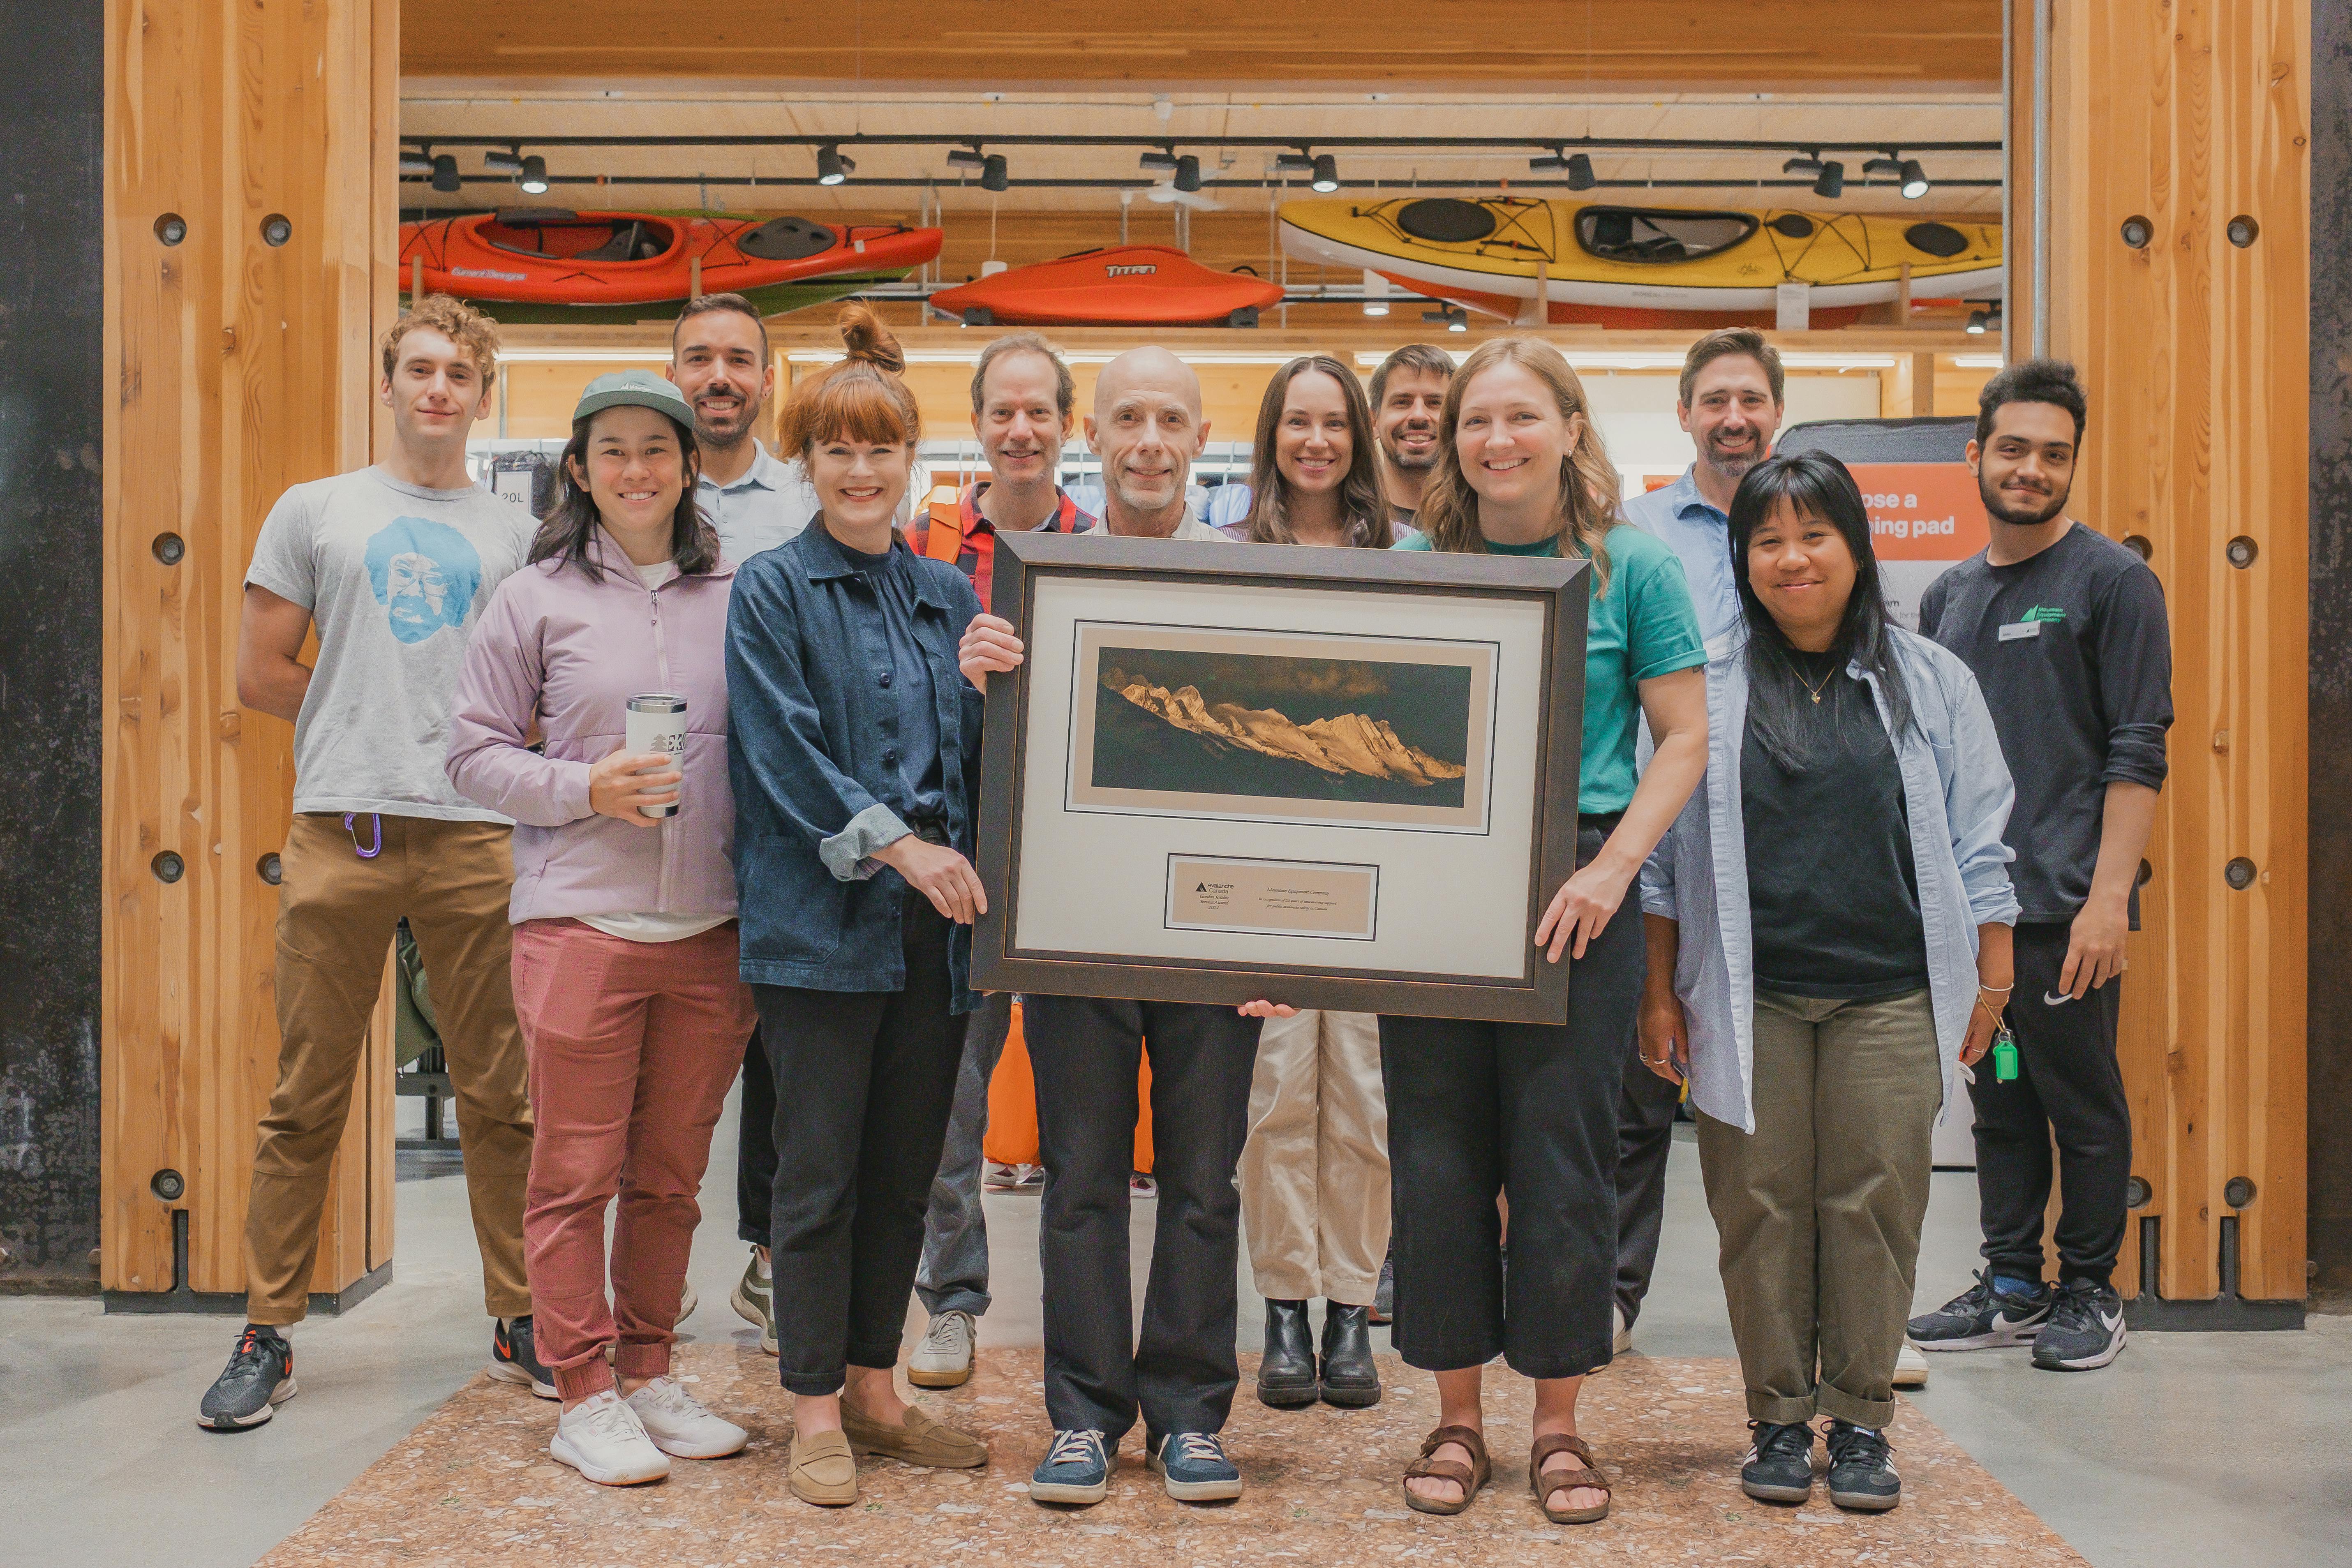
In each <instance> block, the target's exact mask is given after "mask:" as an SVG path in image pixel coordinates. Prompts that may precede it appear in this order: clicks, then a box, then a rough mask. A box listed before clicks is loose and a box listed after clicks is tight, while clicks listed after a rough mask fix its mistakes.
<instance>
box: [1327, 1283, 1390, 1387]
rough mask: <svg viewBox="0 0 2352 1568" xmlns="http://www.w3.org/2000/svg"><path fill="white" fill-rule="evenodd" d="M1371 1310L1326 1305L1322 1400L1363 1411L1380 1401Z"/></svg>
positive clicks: (1336, 1304) (1379, 1381) (1378, 1371)
mask: <svg viewBox="0 0 2352 1568" xmlns="http://www.w3.org/2000/svg"><path fill="white" fill-rule="evenodd" d="M1371 1315H1372V1310H1371V1309H1370V1307H1343V1306H1341V1305H1340V1304H1339V1302H1337V1301H1326V1302H1325V1303H1324V1304H1323V1403H1324V1404H1326V1405H1343V1406H1345V1407H1346V1408H1348V1409H1349V1410H1361V1409H1363V1408H1364V1407H1365V1406H1366V1405H1378V1404H1379V1403H1380V1402H1381V1370H1380V1367H1379V1366H1378V1365H1377V1364H1376V1363H1374V1362H1373V1360H1372V1331H1371Z"/></svg>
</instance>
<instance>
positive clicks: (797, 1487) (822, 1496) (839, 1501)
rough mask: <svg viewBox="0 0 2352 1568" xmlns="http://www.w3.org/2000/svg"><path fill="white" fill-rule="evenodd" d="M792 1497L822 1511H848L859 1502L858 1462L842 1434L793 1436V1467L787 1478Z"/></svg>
mask: <svg viewBox="0 0 2352 1568" xmlns="http://www.w3.org/2000/svg"><path fill="white" fill-rule="evenodd" d="M784 1479H785V1482H786V1484H788V1485H789V1486H790V1487H791V1488H792V1489H793V1496H794V1497H796V1498H798V1499H800V1500H801V1501H803V1502H813V1503H814V1504H816V1505H817V1506H818V1507H819V1508H847V1507H848V1506H849V1505H850V1504H851V1503H854V1502H856V1500H857V1460H856V1458H855V1457H853V1456H852V1455H851V1453H850V1451H849V1436H848V1435H847V1434H846V1433H843V1432H819V1433H818V1434H816V1436H813V1437H801V1436H794V1437H793V1452H792V1461H791V1467H790V1468H789V1469H787V1470H786V1472H785V1475H784Z"/></svg>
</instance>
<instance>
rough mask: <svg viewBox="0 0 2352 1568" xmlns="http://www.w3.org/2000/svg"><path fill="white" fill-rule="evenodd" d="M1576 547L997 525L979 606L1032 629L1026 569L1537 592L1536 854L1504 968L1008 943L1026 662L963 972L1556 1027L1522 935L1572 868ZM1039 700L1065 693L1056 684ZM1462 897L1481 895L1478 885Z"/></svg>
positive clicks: (1545, 971)
mask: <svg viewBox="0 0 2352 1568" xmlns="http://www.w3.org/2000/svg"><path fill="white" fill-rule="evenodd" d="M1590 570H1591V563H1590V562H1588V561H1584V560H1581V559H1579V558H1574V557H1570V558H1565V559H1561V558H1552V557H1529V556H1504V555H1463V554H1438V553H1435V552H1425V551H1387V550H1344V549H1338V550H1310V549H1301V548H1299V547H1297V546H1295V545H1293V546H1286V545H1273V544H1225V543H1206V542H1176V541H1172V540H1161V539H1126V538H1118V539H1114V538H1108V537H1105V536H1103V535H1101V534H1089V535H1079V536H1073V535H1068V534H1061V533H1026V532H1024V533H1000V534H998V535H997V536H996V544H995V563H994V574H995V583H994V588H993V591H992V595H991V599H992V603H991V605H990V606H989V609H990V613H991V614H992V615H995V616H1001V617H1003V619H1005V620H1007V621H1009V622H1011V623H1012V624H1013V627H1014V628H1015V630H1016V631H1017V633H1018V634H1019V636H1020V637H1021V639H1022V641H1023V642H1024V644H1025V643H1027V642H1029V641H1031V640H1032V633H1033V630H1034V626H1033V625H1032V607H1033V605H1034V592H1033V579H1034V578H1037V577H1039V576H1042V575H1047V574H1050V575H1053V576H1056V577H1061V576H1077V577H1086V576H1098V577H1106V578H1125V579H1129V580H1134V579H1138V578H1141V579H1145V580H1152V579H1161V580H1169V581H1177V580H1187V581H1199V580H1201V579H1203V578H1213V579H1215V580H1217V581H1218V582H1220V583H1221V584H1223V585H1226V586H1234V585H1262V586H1263V587H1265V589H1266V590H1267V591H1269V592H1271V593H1279V592H1280V591H1282V590H1283V589H1285V588H1293V589H1295V588H1310V587H1311V588H1347V589H1350V590H1371V591H1375V592H1381V593H1392V594H1396V595H1401V596H1403V595H1418V594H1433V593H1435V594H1444V595H1452V596H1459V595H1465V594H1470V595H1479V594H1491V595H1496V596H1498V597H1510V598H1519V599H1536V600H1540V601H1542V602H1543V605H1544V609H1545V616H1544V632H1543V661H1544V669H1543V675H1542V686H1543V689H1544V690H1546V691H1547V692H1548V693H1549V700H1547V701H1546V702H1545V703H1544V705H1543V711H1542V712H1541V714H1540V715H1539V716H1538V722H1539V724H1540V726H1541V732H1540V733H1539V734H1538V738H1537V745H1536V757H1537V791H1538V796H1539V803H1538V822H1537V824H1536V831H1535V843H1536V846H1537V854H1536V856H1535V863H1534V864H1533V865H1532V866H1530V867H1529V868H1528V877H1527V881H1526V886H1525V887H1524V889H1521V897H1523V898H1524V899H1525V900H1526V902H1527V910H1528V914H1527V926H1526V930H1527V933H1528V945H1527V967H1526V969H1525V970H1524V971H1523V972H1522V973H1521V974H1520V975H1519V977H1518V978H1517V979H1516V980H1492V979H1481V980H1468V979H1464V978H1461V977H1459V976H1456V975H1450V974H1414V973H1389V972H1382V973H1378V974H1370V973H1363V972H1361V971H1360V970H1358V971H1350V970H1349V969H1348V968H1347V967H1346V966H1343V965H1334V966H1330V967H1323V968H1308V967H1298V966H1292V965H1257V964H1244V963H1226V962H1219V961H1208V960H1200V959H1171V958H1160V957H1154V956H1151V955H1148V954H1136V955H1133V956H1132V957H1129V958H1118V959H1107V958H1105V957H1104V956H1102V955H1101V954H1099V953H1057V952H1015V951H1013V950H1012V949H1011V947H1010V945H1009V944H1010V942H1011V940H1012V933H1013V917H1014V915H1015V913H1016V911H1017V910H1018V908H1019V904H1020V900H1021V896H1022V889H1021V887H1020V884H1019V876H1018V867H1019V864H1020V845H1021V835H1022V821H1021V809H1022V808H1021V801H1022V798H1023V784H1024V779H1023V773H1024V767H1025V763H1026V757H1027V750H1028V745H1027V742H1028V728H1029V717H1028V711H1029V704H1030V702H1031V701H1032V700H1033V696H1034V694H1033V691H1032V686H1031V681H1030V678H1029V667H1028V666H1027V665H1025V664H1024V666H1023V667H1022V668H1019V669H1017V670H1015V671H1013V673H1012V674H1011V675H1009V676H1007V675H997V676H994V677H992V679H990V680H989V682H988V689H987V700H986V710H985V719H984V728H983V730H982V750H981V763H980V766H981V797H980V835H979V846H978V851H979V853H978V858H979V867H978V868H979V871H980V876H981V880H982V884H983V885H984V886H985V887H986V888H987V890H988V912H987V913H986V914H985V915H982V917H981V919H980V921H979V923H978V925H977V927H976V928H975V930H974V931H973V933H972V944H971V959H972V978H971V983H972V985H973V987H974V988H975V989H978V990H983V991H1013V992H1034V993H1037V994H1044V995H1052V996H1103V997H1117V998H1122V999H1134V1000H1144V1001H1160V1002H1214V1003H1226V1004H1231V1005H1240V1004H1242V1003H1244V1002H1251V1001H1255V1000H1259V999H1265V1000H1268V1001H1273V1002H1280V1003H1286V1004H1288V1005H1292V1006H1296V1007H1318V1008H1331V1009H1335V1010H1340V1011H1346V1012H1356V1013H1391V1014H1396V1015H1399V1016H1424V1017H1437V1018H1488V1019H1495V1020H1497V1021H1500V1022H1505V1023H1526V1024H1558V1023H1561V1022H1563V1021H1565V1019H1566V1018H1567V1016H1568V985H1569V973H1568V972H1569V967H1570V964H1569V963H1568V962H1567V961H1563V962H1561V963H1549V962H1547V961H1546V960H1545V958H1544V956H1543V954H1542V953H1541V952H1538V950H1537V949H1536V947H1535V945H1534V937H1535V928H1536V922H1537V921H1538V920H1539V919H1540V918H1541V917H1542V913H1543V910H1544V908H1545V906H1546V905H1547V904H1548V903H1549V901H1550V900H1551V897H1552V895H1553V894H1554V893H1555V892H1557V891H1558V890H1559V886H1560V884H1561V883H1563V882H1565V881H1566V880H1568V879H1569V877H1570V874H1571V873H1573V871H1574V870H1575V868H1576V831H1577V791H1578V786H1579V784H1580V773H1581V761H1582V751H1583V738H1584V644H1585V633H1586V629H1587V622H1588V616H1589V612H1590V606H1591V590H1590V588H1589V586H1588V584H1587V579H1586V576H1585V574H1586V573H1587V572H1589V571H1590ZM1045 700H1066V697H1065V696H1064V695H1063V694H1061V693H1055V694H1053V695H1051V696H1048V697H1047V698H1046V699H1045ZM1472 896H1486V895H1485V894H1483V893H1481V894H1474V895H1472Z"/></svg>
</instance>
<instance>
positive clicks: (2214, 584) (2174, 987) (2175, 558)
mask: <svg viewBox="0 0 2352 1568" xmlns="http://www.w3.org/2000/svg"><path fill="white" fill-rule="evenodd" d="M2055 16H2056V26H2055V36H2054V37H2053V89H2054V98H2055V109H2056V113H2055V116H2054V119H2053V126H2052V153H2053V156H2052V166H2053V171H2054V172H2055V174H2056V177H2055V179H2054V180H2053V189H2052V197H2053V199H2052V202H2051V204H2050V208H2051V212H2052V214H2053V225H2052V236H2051V238H2052V246H2053V273H2052V279H2051V300H2050V306H2051V333H2052V336H2051V343H2052V351H2053V353H2057V354H2059V355H2061V356H2062V357H2067V358H2071V359H2073V360H2074V361H2075V363H2077V365H2078V366H2079V367H2080V369H2081V371H2082V373H2083V375H2084V382H2085V383H2086V384H2087V385H2088V387H2089V389H2090V393H2091V397H2092V413H2091V424H2090V428H2089V431H2088V434H2087V435H2086V437H2085V440H2084V455H2083V466H2082V468H2081V470H2080V473H2079V477H2078V479H2077V484H2076V489H2075V501H2074V507H2073V509H2072V510H2073V512H2074V515H2075V516H2076V517H2079V518H2081V519H2083V520H2084V521H2087V522H2089V523H2091V524H2092V525H2093V526H2095V527H2098V528H2100V529H2102V530H2103V531H2106V532H2107V533H2109V534H2110V535H2113V536H2116V537H2125V536H2135V535H2136V536H2138V537H2139V538H2142V539H2144V540H2146V541H2147V543H2148V545H2149V548H2150V551H2151V554H2150V556H2149V562H2150V564H2151V565H2152V566H2154V567H2155V569H2156V571H2157V574H2158V576H2159V577H2160V578H2161V579H2162V580H2163V583H2164V586H2165V593H2166V597H2167V602H2168V609H2169V611H2170V615H2171V619H2172V630H2173V650H2174V689H2173V697H2174V707H2175V711H2176V721H2175V725H2174V729H2173V732H2172V747H2171V756H2172V768H2171V773H2170V777H2169V781H2168V784H2167V785H2166V788H2165V792H2164V797H2163V809H2162V811H2161V813H2160V816H2159V819H2158V827H2157V832H2156V836H2155V839H2154V842H2153V843H2152V844H2151V845H2150V847H2149V851H2148V857H2147V858H2148V860H2149V862H2150V864H2151V866H2152V868H2153V872H2154V875H2153V878H2152V879H2151V880H2150V881H2149V882H2148V883H2147V886H2146V887H2145V888H2144V889H2142V907H2143V924H2144V927H2145V929H2144V930H2143V931H2142V932H2141V933H2140V935H2139V936H2138V937H2137V938H2136V939H2135V940H2134V942H2133V943H2132V972H2131V974H2130V976H2129V978H2128V980H2127V981H2126V984H2125V992H2124V1026H2123V1040H2122V1055H2123V1062H2124V1068H2125V1076H2126V1082H2127V1083H2128V1085H2129V1087H2130V1089H2131V1095H2132V1101H2133V1110H2134V1123H2135V1157H2134V1170H2135V1172H2136V1173H2137V1174H2138V1175H2140V1176H2141V1177H2142V1178H2143V1179H2144V1180H2146V1181H2147V1183H2148V1184H2149V1186H2150V1188H2151V1190H2152V1194H2153V1195H2152V1197H2151V1200H2150V1202H2149V1204H2148V1205H2147V1207H2146V1208H2145V1209H2142V1210H2141V1211H2139V1215H2140V1216H2146V1215H2154V1216H2157V1217H2158V1220H2159V1221H2160V1229H2161V1235H2162V1239H2163V1245H2162V1249H2161V1273H2160V1275H2159V1278H2158V1292H2159V1294H2161V1295H2163V1296H2164V1297H2166V1298H2167V1299H2170V1300H2194V1299H2202V1298H2208V1297H2211V1296H2213V1295H2215V1294H2216V1293H2217V1292H2218V1291H2219V1290H2220V1289H2221V1284H2222V1280H2221V1273H2220V1267H2219V1256H2220V1227H2221V1219H2222V1218H2223V1217H2224V1216H2225V1215H2236V1217H2237V1220H2238V1226H2239V1236H2240V1248H2241V1258H2242V1265H2241V1277H2240V1279H2239V1281H2238V1288H2239V1290H2240V1293H2241V1294H2242V1295H2244V1296H2247V1297H2251V1298H2257V1299H2270V1300H2284V1299H2299V1298H2301V1297H2302V1296H2303V1295H2304V1293H2305V1284H2304V1279H2305V1264H2304V1258H2305V1250H2306V1248H2305V1143H2304V1122H2303V1115H2304V1112H2303V1105H2304V1088H2305V984H2306V973H2305V905H2306V899H2307V891H2308V869H2307V865H2306V854H2307V846H2308V833H2307V826H2306V821H2305V810H2306V806H2305V797H2306V793H2307V789H2306V769H2307V766H2308V751H2307V746H2308V735H2307V719H2306V710H2305V706H2306V702H2305V695H2306V686H2305V671H2306V668H2307V664H2306V649H2307V645H2308V636H2307V625H2308V616H2307V605H2306V594H2307V583H2308V578H2307V552H2308V548H2309V532H2308V524H2307V511H2306V508H2307V504H2308V491H2307V475H2306V472H2305V452H2306V445H2307V443H2306V430H2307V413H2308V410H2307V405H2306V400H2305V392H2306V374H2307V366H2308V353H2309V348H2308V340H2309V302H2308V301H2309V292H2308V285H2309V275H2308V270H2307V268H2308V262H2307V248H2306V236H2307V233H2308V229H2307V223H2308V215H2309V195H2308V188H2309V187H2308V166H2307V161H2306V155H2305V154H2306V140H2307V139H2306V135H2305V124H2306V121H2307V105H2308V101H2309V100H2308V93H2309V76H2308V62H2309V58H2310V48H2309V43H2308V37H2309V22H2310V16H2309V11H2308V9H2307V7H2306V5H2305V4H2303V0H2244V3H2242V4H2231V5H2220V4H2218V0H2191V3H2176V4H2175V5H2169V6H2163V7H2152V6H2147V5H2137V4H2132V3H2128V0H2061V3H2060V4H2059V5H2057V7H2056V13H2055ZM2020 107H2021V109H2022V106H2020ZM2028 202H2029V197H2028V195H2027V193H2026V192H2024V191H2021V192H2019V194H2018V195H2017V198H2016V205H2017V206H2018V207H2019V208H2020V209H2023V208H2024V207H2026V206H2027V205H2028ZM2133 216H2139V217H2144V218H2146V219H2147V220H2148V222H2149V224H2150V226H2151V228H2152V231H2153V238H2152V239H2151V241H2150V242H2149V243H2148V244H2147V246H2146V247H2143V248H2134V247H2130V246H2128V245H2127V244H2126V243H2125V242H2124V240H2123V238H2122V233H2121V231H2122V228H2123V225H2124V222H2125V220H2126V218H2127V217H2133ZM2237 216H2251V217H2252V219H2253V220H2254V222H2255V224H2256V225H2257V226H2258V227H2259V235H2258V237H2256V238H2254V240H2253V242H2252V244H2251V245H2248V246H2244V247H2241V246H2238V245H2235V244H2233V243H2231V239H2230V237H2229V234H2228V228H2229V225H2230V223H2231V219H2232V218H2234V217H2237ZM2019 254H2020V257H2021V258H2022V257H2023V255H2024V254H2025V252H2024V250H2023V249H2022V247H2021V249H2020V252H2019ZM2013 298H2014V297H2013ZM2021 324H2022V316H2020V317H2018V318H2016V319H2014V320H2013V321H2012V328H2011V330H2012V343H2013V344H2014V345H2016V348H2017V351H2018V352H2020V353H2021V352H2022V347H2023V340H2022V339H2021V337H2019V336H2018V335H2017V331H2018V328H2019V326H2021ZM2241 537H2242V538H2244V539H2247V540H2251V541H2252V542H2253V545H2254V547H2255V550H2256V552H2257V553H2256V554H2255V556H2254V557H2253V559H2252V563H2251V564H2250V565H2247V566H2245V567H2243V568H2241V567H2238V566H2234V565H2232V564H2231V560H2230V558H2229V554H2228V548H2229V545H2230V542H2231V541H2232V540H2233V539H2238V538H2241ZM2239 858H2242V859H2244V860H2245V861H2247V862H2250V863H2251V865H2252V868H2253V874H2252V881H2251V883H2250V885H2249V886H2247V887H2246V888H2244V889H2232V888H2231V886H2230V883H2229V881H2228V879H2227V873H2228V868H2229V867H2230V865H2231V862H2232V861H2233V860H2236V859H2239ZM2235 1177H2244V1178H2246V1179H2248V1180H2249V1181H2251V1182H2252V1184H2253V1185H2254V1192H2255V1195H2254V1196H2253V1197H2252V1199H2251V1200H2249V1201H2248V1202H2246V1203H2245V1204H2242V1205H2231V1203H2230V1202H2229V1201H2228V1200H2227V1198H2226V1197H2225V1195H2224V1194H2225V1191H2226V1190H2227V1187H2228V1184H2230V1182H2231V1179H2232V1178H2235ZM2133 1232H2134V1239H2135V1240H2137V1225H2135V1226H2134V1227H2133ZM2137 1278H2138V1273H2137V1258H2136V1257H2134V1258H2126V1268H2125V1271H2124V1278H2123V1279H2121V1280H2119V1283H2121V1284H2123V1285H2125V1286H2126V1288H2129V1287H2130V1286H2132V1285H2135V1284H2136V1283H2137Z"/></svg>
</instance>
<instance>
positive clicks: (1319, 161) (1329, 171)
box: [1308, 153, 1339, 195]
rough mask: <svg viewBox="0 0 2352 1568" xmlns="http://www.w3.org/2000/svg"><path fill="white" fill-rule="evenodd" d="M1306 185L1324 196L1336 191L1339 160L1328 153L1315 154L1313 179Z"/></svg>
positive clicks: (1337, 187)
mask: <svg viewBox="0 0 2352 1568" xmlns="http://www.w3.org/2000/svg"><path fill="white" fill-rule="evenodd" d="M1308 184H1309V185H1310V186H1311V187H1312V188H1313V189H1315V190H1318V191H1321V192H1322V193H1323V194H1325V195H1329V194H1330V193H1331V192H1333V191H1336V190H1338V189H1339V159H1337V158H1335V157H1333V156H1332V155H1331V154H1330V153H1318V154H1316V158H1315V178H1314V179H1313V180H1311V181H1309V182H1308Z"/></svg>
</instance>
